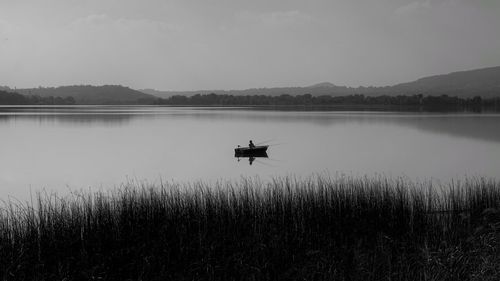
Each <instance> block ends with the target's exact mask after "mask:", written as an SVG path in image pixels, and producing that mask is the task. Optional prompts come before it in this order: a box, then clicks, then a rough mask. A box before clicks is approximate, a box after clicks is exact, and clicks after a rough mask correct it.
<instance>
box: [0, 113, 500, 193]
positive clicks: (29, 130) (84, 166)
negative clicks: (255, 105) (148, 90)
mask: <svg viewBox="0 0 500 281" xmlns="http://www.w3.org/2000/svg"><path fill="white" fill-rule="evenodd" d="M249 139H253V140H254V142H255V143H259V142H262V141H268V143H269V144H273V145H271V147H270V148H269V150H268V155H269V158H257V159H255V160H254V161H253V163H252V165H250V163H249V162H250V161H249V159H248V158H242V159H239V161H238V159H237V158H235V157H234V150H233V149H234V147H235V146H236V145H238V144H240V145H245V146H246V145H247V143H248V140H249ZM499 172H500V115H498V114H456V113H453V114H449V113H447V114H441V113H439V114H435V113H391V112H331V111H330V112H328V111H325V112H319V111H313V112H304V111H271V110H254V109H245V108H193V107H190V108H175V107H174V108H172V107H116V106H99V107H0V198H3V199H5V198H7V197H9V196H13V197H16V198H20V199H25V198H28V197H29V194H30V190H31V192H36V191H38V190H41V189H43V188H45V189H46V190H49V191H57V192H60V193H65V192H68V191H70V190H79V189H82V188H89V187H92V188H93V189H94V188H95V189H98V188H114V187H117V186H119V185H120V184H121V183H124V182H127V181H136V180H139V181H142V180H145V181H148V182H152V183H155V182H160V181H172V180H174V181H190V182H192V181H196V180H204V181H217V180H227V179H239V178H240V177H242V176H255V175H258V176H259V177H261V178H263V179H270V178H271V177H273V176H285V175H290V174H293V175H297V176H304V177H305V176H309V175H311V174H312V173H330V174H333V175H335V174H336V173H344V174H349V175H379V174H383V175H388V176H391V177H399V176H404V177H408V178H409V179H412V180H417V179H421V180H422V179H434V180H438V181H450V180H451V179H463V178H464V176H485V177H493V178H497V179H498V178H500V173H499Z"/></svg>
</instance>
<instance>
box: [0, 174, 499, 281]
mask: <svg viewBox="0 0 500 281" xmlns="http://www.w3.org/2000/svg"><path fill="white" fill-rule="evenodd" d="M35 201H36V202H34V203H33V204H32V205H31V203H30V205H31V206H30V205H25V204H20V205H19V204H14V203H8V204H5V205H4V206H3V207H4V208H3V209H2V211H0V277H1V278H3V280H63V279H65V280H498V278H499V277H500V244H499V243H500V217H499V216H500V213H498V212H497V211H496V210H497V209H498V208H500V183H498V182H494V181H487V180H482V179H470V180H467V181H465V182H462V183H455V184H453V185H448V186H432V185H431V184H430V183H422V184H415V183H411V182H407V181H405V180H390V179H385V178H350V177H340V178H335V179H330V178H328V177H326V176H323V177H317V178H314V179H305V180H294V179H292V178H281V179H276V180H274V181H273V182H271V183H262V182H260V181H259V180H256V179H252V180H250V179H247V180H242V181H241V182H239V183H226V184H218V185H217V184H216V185H213V186H208V185H206V184H203V183H197V184H188V185H176V184H163V185H162V186H157V187H150V186H144V185H142V186H140V185H135V186H128V187H124V188H122V189H119V190H116V191H114V192H109V193H103V192H100V193H80V194H75V195H73V196H71V197H67V198H64V199H60V198H57V197H55V196H48V195H43V194H42V195H40V196H38V197H37V200H35Z"/></svg>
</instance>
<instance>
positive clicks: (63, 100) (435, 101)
mask: <svg viewBox="0 0 500 281" xmlns="http://www.w3.org/2000/svg"><path fill="white" fill-rule="evenodd" d="M0 104H3V105H74V104H88V103H86V102H81V100H76V99H75V98H74V97H72V96H66V97H59V96H58V97H54V96H39V95H21V94H18V93H14V92H7V91H1V90H0ZM93 104H137V105H199V106H240V105H244V106H306V107H307V106H310V107H320V106H368V107H370V106H383V107H391V108H394V107H411V108H415V107H423V108H430V107H439V108H445V107H446V108H451V109H473V110H474V109H481V108H488V109H493V110H499V109H500V107H499V106H500V98H482V97H480V96H476V97H473V98H461V97H456V96H455V97H453V96H448V95H440V96H424V95H422V94H419V95H398V96H389V95H380V96H365V95H346V96H330V95H322V96H313V95H311V94H305V95H295V96H292V95H288V94H284V95H279V96H271V95H246V96H234V95H226V94H224V95H219V94H215V93H211V94H196V95H193V96H181V95H176V96H172V97H169V98H165V99H163V98H156V99H137V100H135V101H133V100H127V101H122V100H120V99H117V100H115V103H110V100H102V103H97V102H96V103H93Z"/></svg>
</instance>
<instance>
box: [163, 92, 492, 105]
mask: <svg viewBox="0 0 500 281" xmlns="http://www.w3.org/2000/svg"><path fill="white" fill-rule="evenodd" d="M156 103H157V104H165V105H294V106H299V105H301V106H302V105H305V106H328V105H332V106H335V105H388V106H453V107H482V106H488V107H495V106H496V105H497V104H499V105H500V98H489V99H483V98H481V97H479V96H476V97H473V98H460V97H452V96H448V95H441V96H424V95H421V94H419V95H411V96H406V95H399V96H388V95H381V96H374V97H373V96H365V95H348V96H329V95H323V96H313V95H310V94H305V95H297V96H292V95H280V96H266V95H251V96H250V95H249V96H234V95H217V94H215V93H211V94H206V95H202V94H196V95H194V96H189V97H188V96H179V95H176V96H172V97H170V98H167V99H158V100H157V101H156Z"/></svg>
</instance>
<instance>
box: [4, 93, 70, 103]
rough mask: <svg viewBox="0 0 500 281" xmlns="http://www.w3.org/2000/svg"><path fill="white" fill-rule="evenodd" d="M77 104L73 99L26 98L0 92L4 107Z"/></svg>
mask: <svg viewBox="0 0 500 281" xmlns="http://www.w3.org/2000/svg"><path fill="white" fill-rule="evenodd" d="M75 103H76V102H75V99H74V98H73V97H65V98H62V97H53V96H48V97H40V96H37V95H31V96H24V95H21V94H18V93H13V92H7V91H0V104H3V105H71V104H75Z"/></svg>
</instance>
